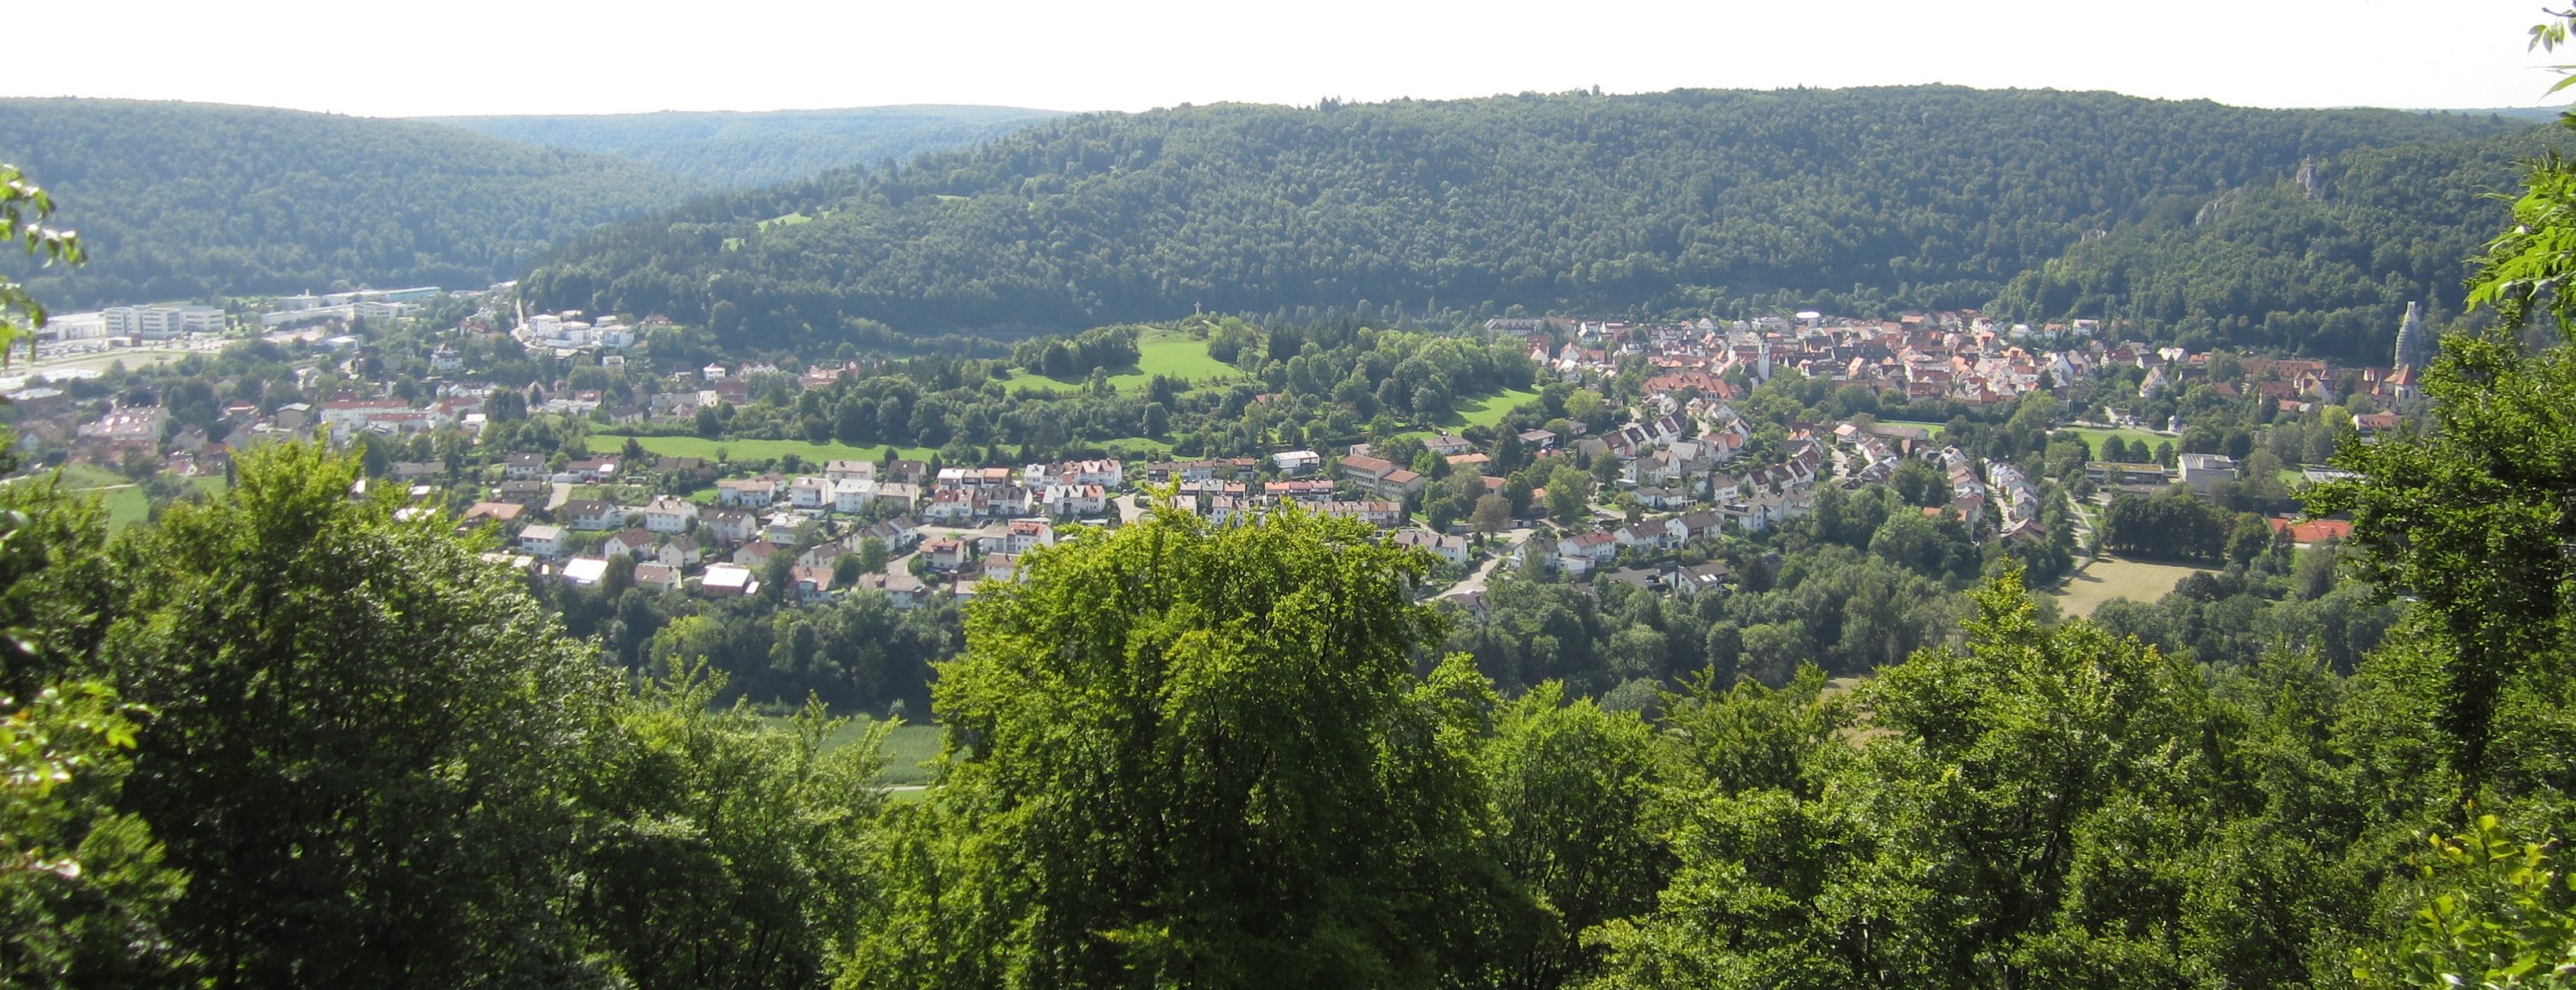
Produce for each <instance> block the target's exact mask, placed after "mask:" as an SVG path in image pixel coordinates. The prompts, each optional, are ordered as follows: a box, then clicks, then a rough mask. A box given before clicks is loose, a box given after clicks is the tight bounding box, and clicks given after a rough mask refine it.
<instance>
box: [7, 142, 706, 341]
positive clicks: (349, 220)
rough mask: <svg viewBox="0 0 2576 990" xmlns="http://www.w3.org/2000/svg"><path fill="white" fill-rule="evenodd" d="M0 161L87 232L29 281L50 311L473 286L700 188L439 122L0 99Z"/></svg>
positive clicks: (68, 222) (13, 261)
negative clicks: (71, 251) (56, 265)
mask: <svg viewBox="0 0 2576 990" xmlns="http://www.w3.org/2000/svg"><path fill="white" fill-rule="evenodd" d="M0 161H6V162H11V163H13V164H16V165H18V166H20V167H21V168H23V169H25V170H27V172H28V173H29V174H30V175H32V176H33V177H34V179H35V181H36V182H37V183H39V184H41V185H43V186H45V187H46V188H47V189H48V190H50V191H51V192H53V194H54V196H55V198H56V200H57V202H58V203H59V204H60V207H61V210H60V212H59V213H57V214H56V217H55V219H56V221H57V222H58V223H59V224H61V225H63V226H68V227H71V228H73V229H76V230H78V231H79V232H80V233H81V236H82V237H83V238H84V239H85V240H86V241H87V243H88V247H89V251H90V262H89V264H88V265H87V266H86V267H84V268H82V269H79V270H78V271H76V272H72V273H64V272H62V271H61V270H59V269H54V270H46V271H44V272H34V271H31V270H30V268H29V267H28V266H27V264H26V261H25V259H24V258H23V257H21V256H17V255H15V254H6V255H5V256H0V270H5V271H9V272H12V273H16V274H20V275H30V274H32V275H34V276H35V277H34V278H33V279H32V280H31V283H30V287H31V288H32V289H33V290H34V291H35V292H36V293H37V294H38V298H40V299H43V300H45V301H46V302H47V303H48V304H50V305H52V306H54V307H55V308H57V309H66V308H74V307H83V306H95V305H101V304H113V303H119V302H134V301H149V300H163V299H186V298H202V297H206V296H210V295H214V294H218V293H222V294H243V295H247V294H260V293H288V292H296V291H301V290H305V289H313V290H325V289H329V288H331V287H333V286H340V285H350V284H373V285H377V286H393V285H408V284H435V285H443V286H450V287H456V286H471V287H479V286H483V285H487V284H490V283H492V282H495V281H499V280H503V279H509V278H514V277H516V276H517V275H518V274H519V273H520V272H522V271H524V270H526V268H527V266H528V265H529V263H530V262H532V261H533V260H535V258H536V257H537V255H538V253H539V252H541V251H543V250H545V249H546V248H547V247H548V246H550V245H553V244H556V243H558V242H560V241H563V240H567V239H570V238H572V237H575V236H578V235H580V234H583V233H586V232H588V231H590V230H591V229H592V228H594V227H597V226H598V225H600V224H602V223H606V222H609V221H612V220H618V219H622V218H626V217H633V216H637V215H639V214H644V213H648V212H652V211H656V210H663V209H668V208H670V207H671V206H673V205H675V204H677V203H679V202H681V201H682V200H683V199H685V198H686V197H687V196H689V195H691V194H693V193H695V192H697V191H699V189H700V187H699V186H697V185H695V184H693V183H690V182H688V181H685V180H682V179H678V178H675V177H672V176H670V175H668V174H665V173H663V172H661V171H658V170H656V169H653V168H649V167H646V166H643V165H639V164H636V163H634V162H630V161H626V160H624V159H619V158H612V157H608V156H605V155H593V154H585V153H582V152H577V151H565V150H560V149H555V148H541V147H535V146H531V145H526V144H519V143H515V142H510V141H502V140H498V139H494V138H489V137H484V136H482V135H479V134H474V133H470V132H468V131H464V130H460V129H457V128H453V127H445V126H441V125H437V124H427V123H420V122H416V121H407V120H381V119H373V118H365V117H342V116H334V115H329V114H318V113H305V112H301V111H294V110H273V109H264V108H258V107H238V106H222V105H214V104H204V103H174V102H150V101H138V100H94V99H0Z"/></svg>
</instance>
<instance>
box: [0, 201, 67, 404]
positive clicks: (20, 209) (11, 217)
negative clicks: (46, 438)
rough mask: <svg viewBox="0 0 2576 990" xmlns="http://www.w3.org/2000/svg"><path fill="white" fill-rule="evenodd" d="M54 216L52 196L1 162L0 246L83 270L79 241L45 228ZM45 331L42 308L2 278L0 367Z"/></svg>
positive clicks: (20, 287) (23, 289)
mask: <svg viewBox="0 0 2576 990" xmlns="http://www.w3.org/2000/svg"><path fill="white" fill-rule="evenodd" d="M53 214H54V198H53V196H52V195H50V194H48V193H46V192H45V190H44V189H43V188H42V187H39V186H37V185H36V184H35V183H34V182H32V181H29V180H28V178H27V176H26V174H25V173H23V172H20V171H18V169H17V168H16V167H15V166H12V165H9V164H7V163H5V162H0V243H15V244H19V245H22V246H24V247H25V248H26V251H27V254H28V256H30V257H34V258H38V259H41V261H42V264H44V265H47V266H51V265H55V264H61V265H66V266H70V265H79V264H81V263H82V262H83V261H85V260H87V253H86V252H84V251H83V250H82V249H81V243H80V236H79V235H77V234H74V233H72V232H71V231H68V230H57V229H55V228H52V227H48V226H45V221H46V220H47V219H49V218H51V217H52V216H53ZM44 325H45V307H44V306H43V305H42V304H40V303H38V302H37V301H36V299H35V297H34V296H31V295H29V294H28V293H27V288H26V286H23V285H20V284H18V282H17V281H16V280H14V279H11V278H8V277H7V276H0V364H6V363H7V362H8V357H9V355H10V353H11V352H12V351H14V350H15V349H16V348H17V345H18V342H19V341H21V340H27V339H30V338H32V337H33V336H34V335H35V332H36V331H37V330H39V329H42V328H43V327H44Z"/></svg>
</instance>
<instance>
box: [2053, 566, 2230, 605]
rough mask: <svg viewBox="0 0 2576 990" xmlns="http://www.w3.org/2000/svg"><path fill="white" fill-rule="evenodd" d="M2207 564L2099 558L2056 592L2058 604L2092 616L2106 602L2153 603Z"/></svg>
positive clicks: (2067, 580) (2205, 569) (2205, 568)
mask: <svg viewBox="0 0 2576 990" xmlns="http://www.w3.org/2000/svg"><path fill="white" fill-rule="evenodd" d="M2208 570H2211V568H2207V567H2192V566H2190V565H2187V564H2151V563H2148V562H2146V561H2140V560H2122V559H2119V558H2117V557H2107V556H2106V557H2097V558H2095V559H2094V561H2093V563H2092V564H2091V565H2090V566H2088V567H2086V568H2085V569H2083V570H2080V571H2077V572H2075V576H2074V577H2070V578H2067V579H2066V586H2065V587H2063V588H2059V589H2058V590H2057V592H2056V595H2057V603H2058V605H2059V606H2060V607H2062V608H2064V609H2065V611H2066V614H2067V615H2069V616H2078V617H2081V616H2090V615H2092V614H2093V610H2094V609H2097V608H2100V607H2101V606H2102V603H2103V602H2107V601H2110V600H2111V599H2114V598H2127V599H2132V600H2135V601H2141V602H2152V601H2155V600H2156V599H2159V598H2162V597H2164V596H2165V592H2168V591H2172V590H2173V586H2174V583H2175V582H2177V581H2180V580H2182V579H2183V578H2184V577H2185V576H2186V575H2190V574H2192V573H2195V572H2200V571H2208Z"/></svg>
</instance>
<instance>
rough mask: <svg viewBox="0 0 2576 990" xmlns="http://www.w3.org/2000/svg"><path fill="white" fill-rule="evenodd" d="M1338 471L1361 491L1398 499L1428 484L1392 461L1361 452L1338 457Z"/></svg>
mask: <svg viewBox="0 0 2576 990" xmlns="http://www.w3.org/2000/svg"><path fill="white" fill-rule="evenodd" d="M1341 474H1342V477H1343V478H1345V479H1348V480H1349V481H1350V482H1351V483H1352V484H1354V485H1357V486H1359V488H1360V489H1361V490H1362V491H1365V492H1368V493H1369V494H1372V495H1375V496H1377V497H1379V498H1384V499H1390V500H1394V501H1399V502H1400V501H1403V500H1404V497H1405V496H1407V495H1411V494H1413V493H1415V492H1418V491H1421V490H1422V489H1423V486H1424V485H1426V484H1428V483H1429V482H1428V480H1427V479H1425V478H1423V477H1422V476H1421V475H1419V474H1416V473H1414V472H1412V471H1409V470H1406V469H1404V468H1400V467H1397V466H1395V464H1394V463H1393V462H1390V461H1387V460H1386V459H1384V458H1378V457H1370V456H1367V455H1364V454H1354V455H1352V456H1349V457H1345V458H1342V464H1341Z"/></svg>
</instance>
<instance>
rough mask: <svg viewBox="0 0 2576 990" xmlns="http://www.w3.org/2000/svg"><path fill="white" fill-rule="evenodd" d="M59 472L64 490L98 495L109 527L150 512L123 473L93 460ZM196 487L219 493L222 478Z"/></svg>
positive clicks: (32, 480)
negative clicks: (100, 465)
mask: <svg viewBox="0 0 2576 990" xmlns="http://www.w3.org/2000/svg"><path fill="white" fill-rule="evenodd" d="M62 472H63V489H64V490H65V491H70V492H76V493H82V494H89V495H96V496H98V499H99V504H100V505H101V506H103V507H105V508H106V509H107V528H108V529H109V530H119V529H124V528H126V527H128V526H132V525H134V524H136V523H139V522H142V521H144V520H145V519H148V518H150V517H151V515H152V500H151V499H150V498H149V497H147V496H145V495H144V494H143V486H141V485H136V484H131V483H129V482H127V481H126V480H125V476H124V475H121V474H118V473H116V472H114V471H110V470H108V469H106V468H103V467H99V466H97V465H95V464H66V465H63V468H62ZM51 477H53V473H52V472H50V471H46V472H38V473H36V474H32V475H28V476H26V477H23V478H20V479H18V480H17V482H16V483H18V484H43V483H44V480H43V479H47V478H51ZM197 488H198V490H200V491H203V492H205V493H206V494H207V495H209V496H213V495H220V494H223V491H224V488H225V485H224V479H222V478H199V479H197Z"/></svg>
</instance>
